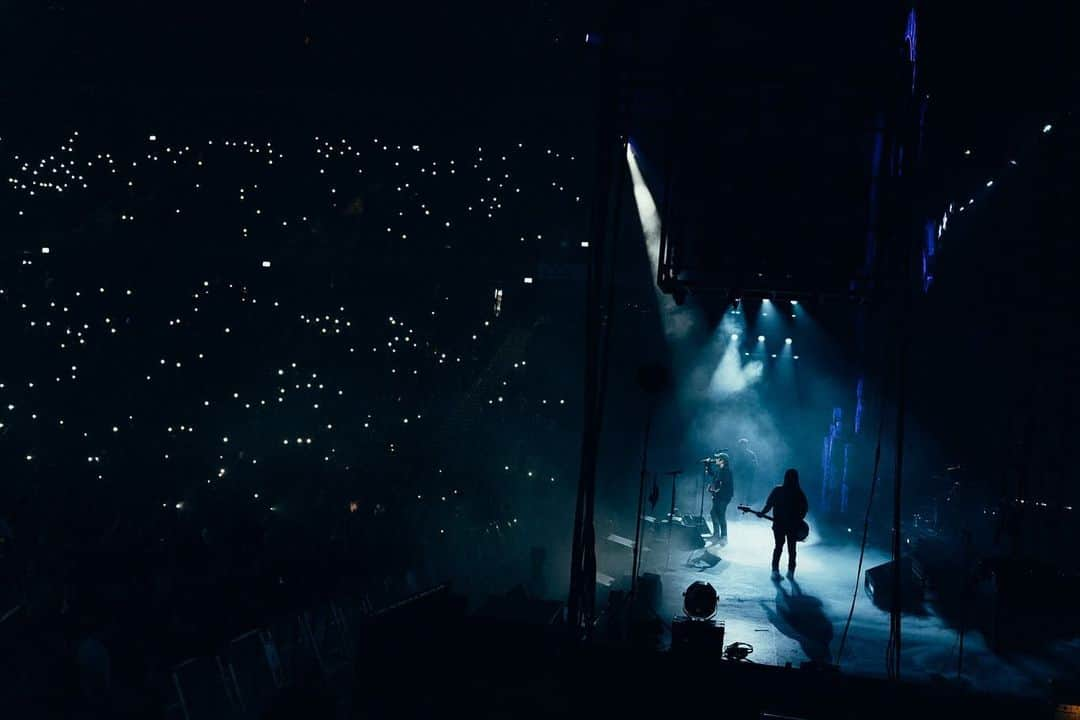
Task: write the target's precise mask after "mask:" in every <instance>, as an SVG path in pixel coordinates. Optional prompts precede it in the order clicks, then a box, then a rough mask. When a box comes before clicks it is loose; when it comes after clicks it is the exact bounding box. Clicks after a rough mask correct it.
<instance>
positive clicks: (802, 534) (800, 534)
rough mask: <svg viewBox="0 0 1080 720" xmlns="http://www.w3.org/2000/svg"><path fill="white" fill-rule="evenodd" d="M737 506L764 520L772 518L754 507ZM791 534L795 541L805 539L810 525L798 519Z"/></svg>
mask: <svg viewBox="0 0 1080 720" xmlns="http://www.w3.org/2000/svg"><path fill="white" fill-rule="evenodd" d="M738 507H739V509H740V510H742V511H743V512H744V513H753V514H754V515H757V516H758V517H759V518H762V519H764V520H772V519H773V518H772V516H771V515H766V514H765V513H763V512H761V511H760V510H755V509H754V508H752V507H749V506H748V505H739V506H738ZM791 534H792V535H793V536H794V537H795V541H796V542H802V541H803V540H805V539H806V538H807V537H809V536H810V526H809V525H807V524H806V521H805V520H800V521H799V524H798V525H796V526H795V527H794V528H793V529H792V532H791Z"/></svg>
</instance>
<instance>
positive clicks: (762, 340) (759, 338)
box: [757, 335, 765, 342]
mask: <svg viewBox="0 0 1080 720" xmlns="http://www.w3.org/2000/svg"><path fill="white" fill-rule="evenodd" d="M757 341H758V342H765V336H764V335H758V336H757Z"/></svg>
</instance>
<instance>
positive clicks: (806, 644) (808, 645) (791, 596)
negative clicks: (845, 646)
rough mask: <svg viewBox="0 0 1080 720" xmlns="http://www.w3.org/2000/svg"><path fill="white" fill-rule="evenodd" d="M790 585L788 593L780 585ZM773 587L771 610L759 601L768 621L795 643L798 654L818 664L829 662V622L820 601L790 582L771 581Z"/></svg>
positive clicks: (785, 588)
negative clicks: (800, 648) (797, 644)
mask: <svg viewBox="0 0 1080 720" xmlns="http://www.w3.org/2000/svg"><path fill="white" fill-rule="evenodd" d="M785 582H786V583H790V584H791V589H790V590H788V588H787V587H785V584H784V583H785ZM773 584H774V585H776V603H775V608H774V607H770V606H769V603H767V602H763V603H762V606H763V607H764V608H765V613H766V614H767V615H768V616H769V622H771V623H772V624H773V626H774V627H775V628H776V629H777V630H779V631H780V632H782V633H783V634H784V635H786V636H788V637H789V638H792V639H793V640H796V641H798V643H799V646H800V647H802V651H803V652H804V653H806V656H807V657H808V658H810V659H811V660H813V661H815V662H819V663H830V662H832V656H831V654H830V653H829V644H830V643H831V642H832V636H833V626H832V622H830V621H829V618H828V617H826V615H825V610H824V606H823V605H822V602H821V600H819V599H818V598H816V597H814V596H813V595H806V594H804V593H803V591H802V588H801V587H799V584H798V583H797V582H795V580H794V579H792V580H786V581H780V580H774V581H773Z"/></svg>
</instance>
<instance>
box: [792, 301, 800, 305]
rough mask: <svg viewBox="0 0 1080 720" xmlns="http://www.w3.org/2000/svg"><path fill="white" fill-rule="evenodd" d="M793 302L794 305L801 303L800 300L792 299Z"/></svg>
mask: <svg viewBox="0 0 1080 720" xmlns="http://www.w3.org/2000/svg"><path fill="white" fill-rule="evenodd" d="M791 304H792V305H798V304H799V301H798V300H792V301H791Z"/></svg>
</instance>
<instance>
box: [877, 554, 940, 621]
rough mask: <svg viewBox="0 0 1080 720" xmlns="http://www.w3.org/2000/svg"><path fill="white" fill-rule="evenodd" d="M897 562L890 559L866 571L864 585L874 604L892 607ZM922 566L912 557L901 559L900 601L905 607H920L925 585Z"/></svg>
mask: <svg viewBox="0 0 1080 720" xmlns="http://www.w3.org/2000/svg"><path fill="white" fill-rule="evenodd" d="M894 567H895V563H894V562H893V561H891V560H890V561H889V562H887V563H882V564H881V565H878V566H877V567H872V568H870V569H869V570H867V571H866V573H865V576H864V581H863V586H864V587H865V588H866V594H867V595H869V596H870V599H871V600H873V602H874V604H875V605H877V606H878V607H880V608H882V609H885V610H888V609H889V608H890V607H892V603H893V598H894V597H895V594H896V592H897V588H895V587H893V582H894V580H893V572H894ZM924 585H925V582H924V580H923V573H922V568H921V567H920V566H919V564H918V562H916V561H915V560H913V559H912V558H910V557H904V558H901V559H900V588H899V592H900V594H901V598H900V601H901V603H902V604H903V607H904V609H910V608H913V607H918V606H919V605H920V604H921V603H922V598H923V587H924Z"/></svg>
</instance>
